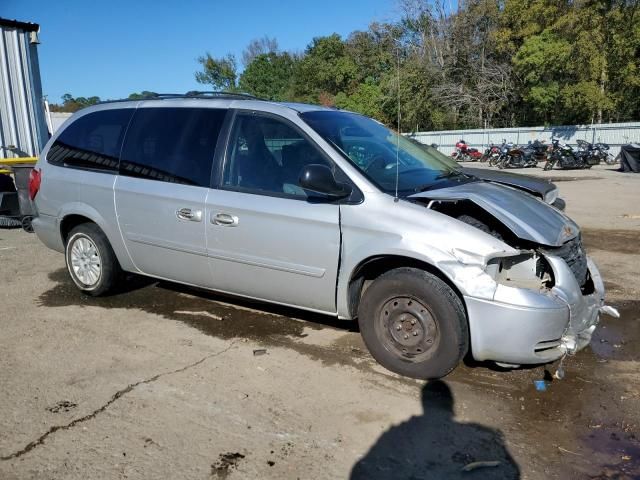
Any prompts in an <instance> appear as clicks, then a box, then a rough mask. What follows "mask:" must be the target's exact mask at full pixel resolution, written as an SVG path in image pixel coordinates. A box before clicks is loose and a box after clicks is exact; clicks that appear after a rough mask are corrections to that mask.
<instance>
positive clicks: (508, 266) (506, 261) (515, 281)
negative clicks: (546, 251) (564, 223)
mask: <svg viewBox="0 0 640 480" xmlns="http://www.w3.org/2000/svg"><path fill="white" fill-rule="evenodd" d="M486 272H487V274H489V275H490V276H491V277H492V278H493V279H494V280H495V282H496V283H499V284H501V285H506V286H508V287H515V288H528V289H531V290H542V289H548V288H551V287H552V286H553V270H552V269H551V265H549V262H547V260H546V259H545V258H544V257H543V256H542V255H540V254H539V253H537V252H523V253H521V254H520V255H516V256H512V257H503V258H494V259H492V260H491V261H489V263H488V264H487V268H486Z"/></svg>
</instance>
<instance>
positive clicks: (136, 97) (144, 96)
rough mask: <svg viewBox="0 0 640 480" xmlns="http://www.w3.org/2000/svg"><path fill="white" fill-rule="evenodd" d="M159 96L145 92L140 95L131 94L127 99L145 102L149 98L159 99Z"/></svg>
mask: <svg viewBox="0 0 640 480" xmlns="http://www.w3.org/2000/svg"><path fill="white" fill-rule="evenodd" d="M157 96H158V94H157V93H156V92H150V91H148V90H143V91H142V92H140V93H132V94H130V95H129V96H128V97H127V98H128V99H129V100H144V99H147V98H154V97H157Z"/></svg>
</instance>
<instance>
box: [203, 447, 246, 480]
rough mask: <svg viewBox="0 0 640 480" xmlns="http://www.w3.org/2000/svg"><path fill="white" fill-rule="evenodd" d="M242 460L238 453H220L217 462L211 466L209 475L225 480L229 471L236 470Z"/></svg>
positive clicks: (242, 456) (241, 455)
mask: <svg viewBox="0 0 640 480" xmlns="http://www.w3.org/2000/svg"><path fill="white" fill-rule="evenodd" d="M243 458H244V455H243V454H241V453H239V452H228V453H221V454H220V456H219V457H218V461H217V462H216V463H214V464H213V465H211V474H212V475H216V476H217V477H218V478H227V475H229V470H235V469H236V468H238V462H239V461H240V460H242V459H243Z"/></svg>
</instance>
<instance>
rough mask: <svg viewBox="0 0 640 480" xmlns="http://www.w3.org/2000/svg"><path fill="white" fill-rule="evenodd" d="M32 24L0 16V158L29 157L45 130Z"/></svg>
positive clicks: (42, 140)
mask: <svg viewBox="0 0 640 480" xmlns="http://www.w3.org/2000/svg"><path fill="white" fill-rule="evenodd" d="M39 30H40V26H39V25H38V24H35V23H27V22H19V21H17V20H7V19H3V18H0V158H14V157H33V156H37V155H38V154H39V153H40V150H41V149H42V147H43V146H44V144H45V143H46V141H47V139H48V137H49V133H48V129H47V123H46V120H45V113H44V102H43V98H42V83H41V81H40V67H39V65H38V50H37V47H38V43H39V42H38V32H39Z"/></svg>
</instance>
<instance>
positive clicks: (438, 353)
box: [358, 267, 469, 379]
mask: <svg viewBox="0 0 640 480" xmlns="http://www.w3.org/2000/svg"><path fill="white" fill-rule="evenodd" d="M358 323H359V325H360V332H361V334H362V338H363V340H364V343H365V344H366V345H367V348H368V349H369V352H371V355H372V356H373V358H375V359H376V360H377V361H378V362H379V363H380V364H381V365H382V366H383V367H385V368H387V369H388V370H391V371H392V372H395V373H399V374H400V375H404V376H407V377H412V378H418V379H433V378H441V377H444V376H445V375H447V374H448V373H449V372H451V371H452V370H453V369H454V368H455V367H456V366H457V365H458V363H460V361H461V360H462V358H463V357H464V356H465V354H466V353H467V350H468V348H469V329H468V326H467V317H466V314H465V311H464V307H463V305H462V301H461V300H460V298H459V297H458V295H456V293H455V292H454V291H453V290H452V289H451V288H450V287H449V286H448V285H447V284H446V283H445V282H443V281H442V280H440V279H439V278H438V277H436V276H435V275H432V274H430V273H428V272H425V271H424V270H419V269H416V268H408V267H406V268H397V269H394V270H390V271H389V272H387V273H384V274H383V275H381V276H380V277H378V278H377V279H376V280H374V281H373V283H372V284H371V285H370V286H369V287H368V288H367V289H366V290H365V292H364V294H363V295H362V299H361V300H360V305H359V307H358ZM399 326H400V328H398V327H399ZM414 332H417V333H414ZM398 337H401V339H398Z"/></svg>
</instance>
